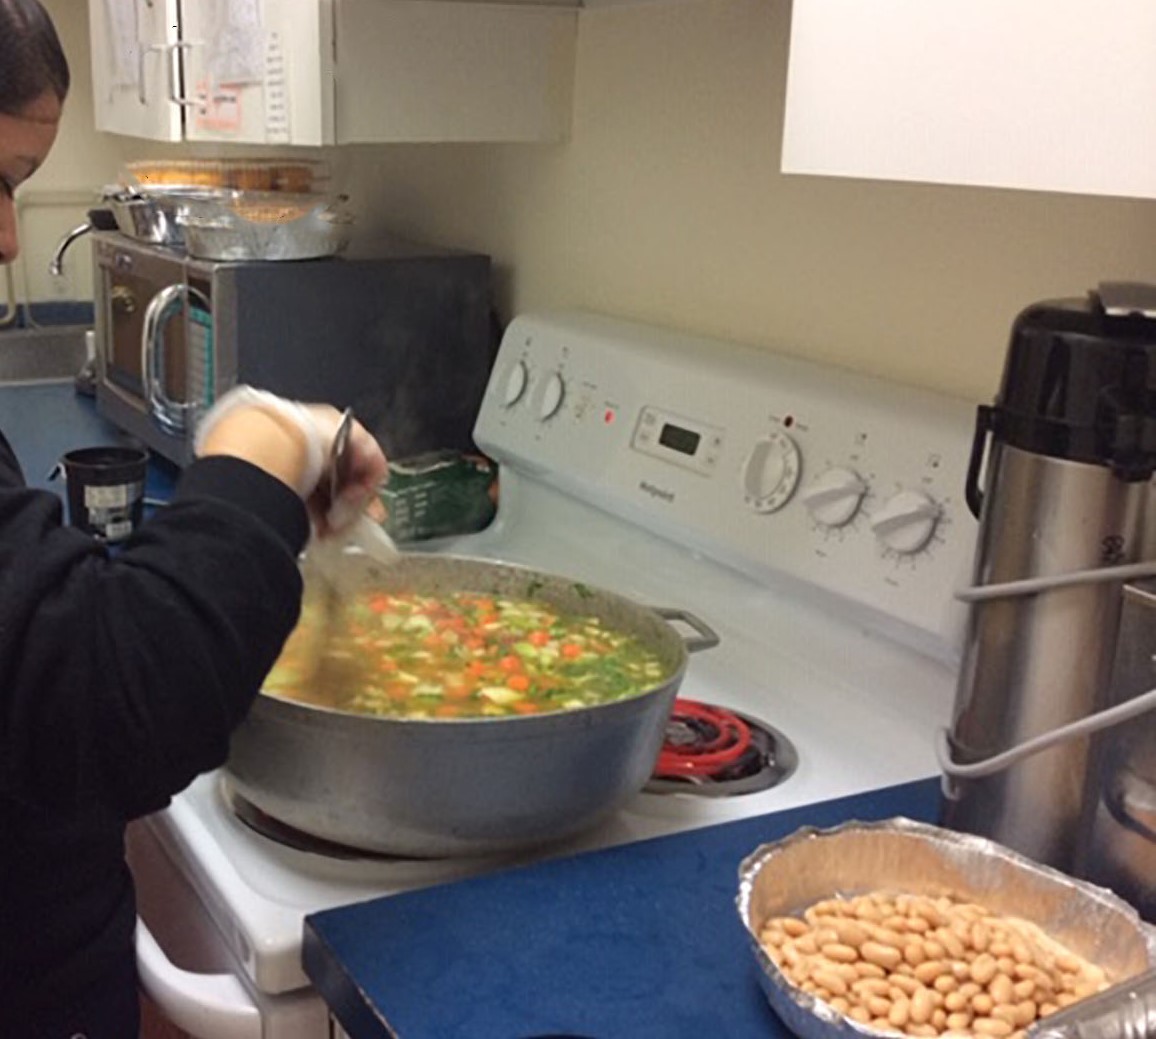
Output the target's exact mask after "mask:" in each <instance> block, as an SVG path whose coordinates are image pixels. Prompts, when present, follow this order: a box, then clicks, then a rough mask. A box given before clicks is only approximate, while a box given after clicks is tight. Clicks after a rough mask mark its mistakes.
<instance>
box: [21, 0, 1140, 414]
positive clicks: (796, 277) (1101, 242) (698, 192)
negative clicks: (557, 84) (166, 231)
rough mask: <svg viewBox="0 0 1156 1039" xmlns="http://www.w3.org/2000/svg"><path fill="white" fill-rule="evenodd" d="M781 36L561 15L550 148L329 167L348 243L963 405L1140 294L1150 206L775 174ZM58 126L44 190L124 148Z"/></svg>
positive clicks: (776, 24)
mask: <svg viewBox="0 0 1156 1039" xmlns="http://www.w3.org/2000/svg"><path fill="white" fill-rule="evenodd" d="M50 6H51V7H52V9H53V10H54V12H56V11H67V12H68V17H70V18H72V19H74V20H75V19H76V18H77V16H78V15H82V14H83V6H84V5H83V3H82V0H51V3H50ZM789 15H790V10H789V3H787V0H682V2H668V3H662V4H648V5H641V6H625V7H610V8H603V9H595V10H590V11H586V12H584V13H583V14H582V16H581V19H580V23H581V30H580V40H579V63H578V83H577V90H576V100H575V113H574V126H573V135H572V139H571V141H570V142H568V143H567V144H565V145H560V146H447V145H442V146H378V147H360V148H354V149H348V150H346V151H345V152H344V153H343V162H344V164H345V165H346V167H347V170H346V176H345V178H344V179H345V182H346V185H347V187H348V188H349V190H350V192H351V194H352V195H353V198H354V201H355V203H357V204H358V207H359V210H360V217H361V224H362V229H363V230H362V233H363V234H366V235H371V234H372V233H373V231H374V230H375V229H378V228H389V229H392V230H395V231H401V232H405V233H408V234H411V235H413V236H416V237H422V238H426V239H430V240H436V241H439V242H443V243H445V244H451V245H458V246H466V247H473V248H478V249H484V250H486V251H489V252H490V253H491V254H492V255H493V256H494V257H495V259H496V261H497V262H498V264H499V271H500V288H501V307H502V310H503V312H504V314H505V316H509V314H511V313H514V312H517V311H520V310H525V309H532V308H538V307H547V306H560V305H566V306H568V305H580V306H588V307H592V308H596V309H601V310H605V311H608V312H611V313H616V314H621V315H625V316H631V317H637V318H641V319H644V320H647V321H651V322H655V323H660V324H670V325H675V326H679V327H682V328H686V329H690V330H696V331H701V332H704V333H708V334H712V335H718V336H722V337H725V338H732V339H736V340H741V341H745V342H750V343H754V344H758V345H762V346H766V347H773V348H777V349H782V350H784V351H787V352H791V353H796V354H801V355H804V356H809V357H813V358H816V359H822V360H827V361H831V362H835V363H838V364H843V365H846V366H849V367H853V368H858V369H862V370H866V371H870V372H876V373H880V374H883V375H887V376H890V377H893V378H896V379H900V380H903V381H908V382H913V383H917V384H922V385H927V386H931V387H935V388H940V389H943V390H946V391H948V392H951V393H953V394H956V395H958V396H964V397H968V398H971V399H975V400H979V399H987V398H989V397H990V396H991V394H992V393H993V392H994V390H995V386H996V382H997V380H998V377H999V370H1000V366H1001V363H1002V358H1003V352H1004V348H1005V346H1006V339H1007V332H1008V328H1009V325H1010V322H1011V320H1012V318H1013V317H1014V315H1015V313H1016V312H1017V310H1018V309H1019V308H1020V307H1021V306H1023V305H1025V304H1026V303H1029V302H1031V301H1034V300H1036V299H1041V298H1046V297H1050V296H1056V295H1072V294H1080V293H1082V292H1083V291H1084V290H1085V289H1087V288H1089V287H1091V286H1092V285H1094V284H1095V283H1096V282H1097V281H1098V280H1100V279H1104V278H1129V279H1145V278H1148V279H1156V204H1154V203H1151V202H1137V201H1128V200H1106V199H1093V198H1079V197H1071V196H1059V195H1043V194H1034V193H1028V192H1012V191H997V190H980V189H962V188H949V187H936V186H926V187H925V186H920V185H900V184H889V183H870V182H861V181H851V180H833V179H820V178H789V177H783V176H781V175H780V174H779V173H778V172H777V167H778V146H779V145H778V142H779V136H780V130H781V124H782V108H783V84H784V79H785V63H786V45H787V32H788V27H789ZM67 35H68V37H69V38H68V41H67V42H68V44H69V46H70V48H71V53H72V56H73V59H74V65H79V64H82V65H83V71H84V73H85V75H87V54H85V55H84V58H83V59H81V58H80V51H81V49H83V41H82V40H80V39H75V38H74V34H73V33H71V32H70V33H68V34H67ZM74 102H75V103H74V105H73V106H72V110H71V112H70V118H71V119H74V120H75V124H80V123H82V122H83V118H82V117H83V115H84V113H82V112H80V111H79V110H80V108H81V107H82V104H86V103H87V101H86V100H85V101H82V100H81V99H80V98H79V96H78V98H76V99H74ZM75 124H70V126H69V127H68V128H66V135H67V134H68V133H75V134H76V141H75V142H74V144H70V145H68V146H67V147H68V148H69V149H72V152H71V153H72V154H74V155H80V154H87V151H88V149H92V154H93V155H94V156H96V157H97V158H96V159H95V160H94V161H92V162H91V163H88V162H85V163H81V162H79V161H77V160H71V161H70V160H69V158H68V154H69V153H68V152H65V151H63V150H62V151H61V152H60V153H58V155H54V156H53V159H52V162H51V164H50V166H49V167H47V168H46V170H45V178H44V180H45V181H48V180H49V175H51V176H52V177H53V178H57V180H55V181H53V182H54V183H64V182H67V181H68V180H69V178H71V179H72V182H74V183H75V182H77V177H78V174H79V172H80V171H81V170H82V169H86V168H88V167H89V166H91V167H92V168H93V169H94V170H97V169H101V170H103V169H105V168H107V167H108V164H109V163H112V164H113V165H115V162H114V161H113V160H114V159H116V158H117V157H118V156H119V155H120V154H121V153H122V152H123V151H125V150H126V149H125V142H117V141H116V140H115V139H111V138H103V137H101V136H100V135H95V134H93V133H92V132H91V130H86V129H85V128H84V127H83V126H81V125H75ZM110 142H112V143H110ZM62 143H63V142H62ZM127 143H128V148H127V151H128V152H129V153H130V154H131V153H133V150H134V148H137V145H136V142H127ZM137 150H142V149H140V148H137ZM61 156H63V157H61ZM54 167H55V168H54ZM99 180H100V177H93V176H87V178H86V179H82V180H80V183H85V184H95V183H97V182H98V181H99ZM39 186H41V185H38V187H39Z"/></svg>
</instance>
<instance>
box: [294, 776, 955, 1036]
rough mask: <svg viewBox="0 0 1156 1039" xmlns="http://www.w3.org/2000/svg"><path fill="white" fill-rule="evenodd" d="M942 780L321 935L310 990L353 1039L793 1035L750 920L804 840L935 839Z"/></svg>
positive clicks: (488, 887) (491, 878)
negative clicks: (765, 854) (880, 830)
mask: <svg viewBox="0 0 1156 1039" xmlns="http://www.w3.org/2000/svg"><path fill="white" fill-rule="evenodd" d="M938 810H939V783H938V781H937V780H936V779H929V780H925V781H921V782H917V783H909V784H905V785H903V786H896V787H889V788H887V789H884V790H877V791H873V792H870V793H866V794H861V795H858V796H855V797H847V798H842V799H839V800H835V801H828V802H824V803H822V804H817V805H809V806H806V807H801V808H795V809H790V810H787V811H783V812H777V813H773V814H770V815H764V816H758V817H755V818H751V819H743V820H739V821H737V822H731V823H725V824H722V825H719V826H711V827H706V828H704V829H700V830H694V831H691V832H688V833H683V834H677V835H675V836H671V837H662V838H657V839H654V840H649V841H643V842H640V843H637V844H630V845H624V846H621V847H617V848H609V849H606V850H604V851H597V852H590V853H587V854H583V855H577V856H574V857H572V858H566V859H558V860H555V861H550V862H544V863H540V864H537V865H533V866H526V867H522V868H518V869H511V870H507V871H504V872H500V873H494V874H490V875H487V876H480V877H474V878H471V879H468V880H463V881H459V882H457V883H453V884H447V885H442V886H438V887H433V888H426V889H424V890H421V891H414V892H408V893H404V894H400V895H394V896H391V897H386V898H379V899H375V900H372V901H369V902H363V903H360V904H357V905H352V906H347V907H344V908H340V909H333V910H328V911H326V912H322V913H315V914H313V915H311V916H309V917H307V918H306V923H305V946H304V965H305V970H306V973H307V974H308V975H309V977H310V978H311V979H312V981H313V983H314V984H315V985H316V987H317V989H318V991H319V992H320V993H321V995H322V996H323V997H324V999H325V1001H326V1003H328V1004H329V1006H330V1007H331V1008H332V1010H333V1013H334V1015H335V1016H336V1017H337V1019H338V1020H339V1021H340V1023H341V1025H342V1027H343V1028H344V1029H345V1031H346V1032H348V1033H349V1035H350V1036H351V1037H352V1039H530V1037H545V1036H550V1037H555V1039H559V1037H563V1036H565V1037H589V1039H745V1037H747V1036H751V1037H768V1036H786V1035H788V1033H787V1032H786V1030H785V1028H784V1027H783V1025H782V1024H781V1023H780V1022H779V1019H778V1018H777V1017H776V1016H775V1015H774V1013H773V1012H772V1011H771V1009H770V1007H769V1006H768V1004H767V1002H766V999H765V998H764V996H763V994H762V990H761V989H760V988H759V984H758V977H757V967H756V964H755V959H754V956H753V955H752V952H751V949H750V947H749V944H748V940H747V935H746V932H745V930H744V929H743V927H742V923H741V921H740V920H739V917H738V912H737V910H736V908H735V896H736V894H737V892H738V867H739V863H740V862H741V861H742V859H743V858H744V857H745V856H746V855H748V854H749V853H750V852H751V851H753V850H754V849H755V848H756V847H757V846H758V845H759V844H761V843H764V842H766V841H770V840H776V839H778V838H780V837H783V836H786V835H787V834H789V833H792V832H793V831H795V830H796V829H798V828H799V827H800V826H807V825H814V826H833V825H835V824H837V823H841V822H844V821H846V820H849V819H886V818H891V817H894V816H907V817H909V818H913V819H919V820H923V821H927V822H932V821H934V820H935V819H936V817H937V813H938Z"/></svg>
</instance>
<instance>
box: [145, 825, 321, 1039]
mask: <svg viewBox="0 0 1156 1039" xmlns="http://www.w3.org/2000/svg"><path fill="white" fill-rule="evenodd" d="M126 853H127V858H128V863H129V867H130V868H131V869H132V873H133V881H134V883H135V886H136V891H137V912H138V913H139V916H138V920H137V932H136V950H137V970H138V972H139V974H140V984H141V990H142V992H143V993H144V995H145V996H146V997H147V1002H146V1004H145V1013H146V1015H148V1018H152V1017H156V1016H158V1015H159V1016H160V1017H161V1018H162V1019H163V1021H164V1023H165V1024H167V1025H170V1026H172V1025H175V1026H176V1027H177V1028H179V1029H180V1030H181V1032H182V1034H183V1035H185V1036H187V1037H188V1039H330V1034H331V1033H330V1029H329V1012H328V1010H327V1009H326V1007H325V1004H324V1003H323V1002H322V1000H321V998H320V997H319V996H318V995H317V993H316V992H315V991H314V990H313V989H312V988H306V989H300V990H298V991H296V992H286V993H280V994H278V995H269V994H267V993H263V992H258V991H256V990H255V989H254V988H253V986H252V985H251V984H250V983H249V981H248V979H247V978H246V976H245V972H244V970H243V969H242V968H241V966H240V965H239V964H238V963H237V961H236V959H235V958H234V956H233V953H232V952H231V951H230V950H229V948H228V946H227V943H226V942H225V939H224V937H223V936H222V935H221V933H220V931H218V930H217V925H216V924H215V923H214V922H213V920H212V919H210V916H209V911H208V910H207V909H206V907H205V906H204V904H203V903H202V901H201V897H200V895H199V894H198V892H197V890H196V888H195V887H194V886H193V884H192V883H191V882H190V881H189V880H188V878H187V877H186V876H185V874H184V871H183V870H182V869H181V868H180V867H179V866H178V865H177V864H176V863H175V862H173V860H172V858H171V857H170V855H169V852H168V850H167V849H166V848H165V847H164V846H163V845H162V843H161V841H160V840H159V839H158V838H157V836H156V835H155V834H154V833H153V831H152V828H151V823H150V821H149V820H148V819H147V818H146V819H139V820H137V821H136V822H134V823H132V824H131V825H130V826H129V828H128V834H127V839H126Z"/></svg>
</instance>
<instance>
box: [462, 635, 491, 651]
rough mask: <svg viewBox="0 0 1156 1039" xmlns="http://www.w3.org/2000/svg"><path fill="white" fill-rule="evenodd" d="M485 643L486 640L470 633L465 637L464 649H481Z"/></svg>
mask: <svg viewBox="0 0 1156 1039" xmlns="http://www.w3.org/2000/svg"><path fill="white" fill-rule="evenodd" d="M485 644H486V640H485V639H482V638H478V637H477V636H476V635H472V636H471V637H470V638H468V639H466V649H482V648H483V647H484V646H485Z"/></svg>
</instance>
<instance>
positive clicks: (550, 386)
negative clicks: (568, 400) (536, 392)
mask: <svg viewBox="0 0 1156 1039" xmlns="http://www.w3.org/2000/svg"><path fill="white" fill-rule="evenodd" d="M565 396H566V384H565V383H564V382H563V381H562V376H561V374H560V373H559V372H551V373H550V374H549V375H547V376H546V382H545V384H544V385H543V386H542V400H541V403H540V404H539V406H538V418H539V419H540V420H541V421H542V422H545V421H546V419H548V418H550V416H551V415H553V414H555V413H556V412H557V411H558V409H559V408H560V407H561V406H562V398H563V397H565Z"/></svg>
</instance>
